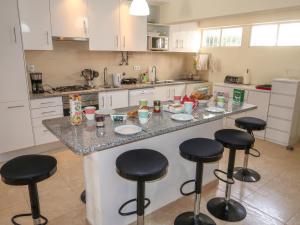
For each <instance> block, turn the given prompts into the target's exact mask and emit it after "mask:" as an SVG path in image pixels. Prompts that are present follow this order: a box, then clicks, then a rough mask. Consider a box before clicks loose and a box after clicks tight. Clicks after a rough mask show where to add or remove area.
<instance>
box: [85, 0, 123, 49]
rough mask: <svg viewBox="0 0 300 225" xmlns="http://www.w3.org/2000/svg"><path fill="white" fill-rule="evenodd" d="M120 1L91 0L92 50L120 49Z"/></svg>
mask: <svg viewBox="0 0 300 225" xmlns="http://www.w3.org/2000/svg"><path fill="white" fill-rule="evenodd" d="M119 6H120V1H119V0H109V1H107V0H89V2H88V20H89V39H90V41H89V45H90V50H99V51H100V50H102V51H118V50H120V47H121V43H120V9H119Z"/></svg>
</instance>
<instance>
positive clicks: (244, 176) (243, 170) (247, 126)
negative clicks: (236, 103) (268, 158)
mask: <svg viewBox="0 0 300 225" xmlns="http://www.w3.org/2000/svg"><path fill="white" fill-rule="evenodd" d="M235 125H236V126H237V127H239V128H241V129H244V130H247V132H248V133H249V134H251V135H252V136H253V137H254V134H253V131H259V130H264V129H266V126H267V123H266V122H265V121H264V120H261V119H258V118H255V117H241V118H238V119H236V120H235ZM250 150H252V151H253V152H255V153H251V152H250ZM249 155H251V156H253V157H260V152H259V150H257V149H256V148H253V147H252V148H251V149H246V151H245V156H244V165H243V167H236V168H234V175H233V177H234V178H235V179H237V180H240V181H244V182H257V181H259V180H260V175H259V173H257V172H256V171H255V170H252V169H249V168H248V160H249Z"/></svg>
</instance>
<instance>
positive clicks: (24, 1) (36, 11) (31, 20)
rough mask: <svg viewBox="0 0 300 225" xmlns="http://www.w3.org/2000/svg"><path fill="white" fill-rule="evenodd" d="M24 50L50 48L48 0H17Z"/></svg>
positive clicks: (51, 47)
mask: <svg viewBox="0 0 300 225" xmlns="http://www.w3.org/2000/svg"><path fill="white" fill-rule="evenodd" d="M18 1H19V12H20V20H21V29H22V37H23V47H24V50H52V49H53V46H52V34H51V21H50V2H49V0H18Z"/></svg>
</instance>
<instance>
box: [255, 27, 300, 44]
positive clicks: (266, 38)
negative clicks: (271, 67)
mask: <svg viewBox="0 0 300 225" xmlns="http://www.w3.org/2000/svg"><path fill="white" fill-rule="evenodd" d="M250 46H300V22H295V23H279V24H264V25H255V26H252V30H251V40H250Z"/></svg>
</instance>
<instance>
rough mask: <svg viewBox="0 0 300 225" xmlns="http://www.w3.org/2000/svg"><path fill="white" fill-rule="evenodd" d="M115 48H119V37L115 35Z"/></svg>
mask: <svg viewBox="0 0 300 225" xmlns="http://www.w3.org/2000/svg"><path fill="white" fill-rule="evenodd" d="M116 47H117V48H119V36H118V35H116Z"/></svg>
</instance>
